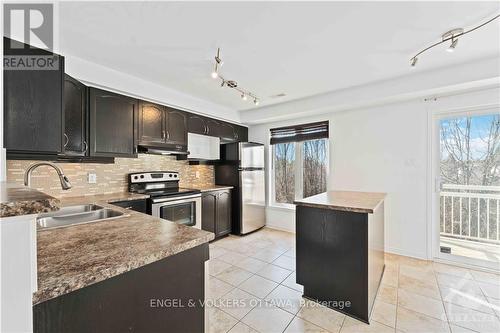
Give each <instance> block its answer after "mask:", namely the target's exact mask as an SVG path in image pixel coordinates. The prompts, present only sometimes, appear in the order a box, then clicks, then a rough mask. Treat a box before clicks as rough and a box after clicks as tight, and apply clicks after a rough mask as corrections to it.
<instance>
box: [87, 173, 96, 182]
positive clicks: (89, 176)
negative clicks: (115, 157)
mask: <svg viewBox="0 0 500 333" xmlns="http://www.w3.org/2000/svg"><path fill="white" fill-rule="evenodd" d="M87 182H88V183H89V184H95V183H97V175H96V174H95V173H90V172H89V173H88V174H87Z"/></svg>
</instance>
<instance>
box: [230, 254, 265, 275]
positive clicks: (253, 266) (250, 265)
mask: <svg viewBox="0 0 500 333" xmlns="http://www.w3.org/2000/svg"><path fill="white" fill-rule="evenodd" d="M234 265H235V266H236V267H239V268H243V269H244V270H246V271H249V272H252V273H257V272H258V271H259V270H261V269H262V268H264V267H265V266H266V265H267V263H266V262H264V261H261V260H258V259H254V258H250V257H248V258H245V259H244V260H243V261H240V262H237V263H235V264H234Z"/></svg>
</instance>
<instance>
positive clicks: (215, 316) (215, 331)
mask: <svg viewBox="0 0 500 333" xmlns="http://www.w3.org/2000/svg"><path fill="white" fill-rule="evenodd" d="M237 322H238V320H236V319H235V318H233V317H231V316H230V315H228V314H227V313H225V312H223V311H222V310H220V309H218V308H209V309H208V332H209V333H226V332H228V331H229V330H230V329H231V328H232V327H233V326H234V325H236V323H237Z"/></svg>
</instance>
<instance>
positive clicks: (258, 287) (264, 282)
mask: <svg viewBox="0 0 500 333" xmlns="http://www.w3.org/2000/svg"><path fill="white" fill-rule="evenodd" d="M277 286H278V284H277V283H276V282H274V281H271V280H268V279H265V278H263V277H261V276H258V275H254V276H252V277H250V278H249V279H248V280H246V281H245V282H243V283H242V284H240V285H239V286H238V288H240V289H241V290H244V291H246V292H248V293H250V294H252V295H254V296H257V297H259V298H264V297H266V296H267V294H269V293H270V292H271V291H273V289H274V288H276V287H277Z"/></svg>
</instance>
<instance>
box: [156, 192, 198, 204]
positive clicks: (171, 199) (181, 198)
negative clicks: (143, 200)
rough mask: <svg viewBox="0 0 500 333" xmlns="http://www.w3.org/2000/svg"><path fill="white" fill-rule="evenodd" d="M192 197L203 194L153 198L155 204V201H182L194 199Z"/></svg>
mask: <svg viewBox="0 0 500 333" xmlns="http://www.w3.org/2000/svg"><path fill="white" fill-rule="evenodd" d="M192 198H201V194H194V195H186V196H178V197H173V198H163V199H153V200H152V202H153V203H154V204H155V203H160V202H169V201H180V200H184V199H192Z"/></svg>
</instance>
